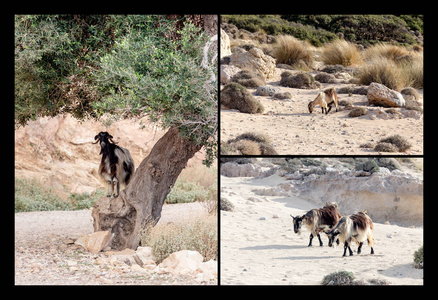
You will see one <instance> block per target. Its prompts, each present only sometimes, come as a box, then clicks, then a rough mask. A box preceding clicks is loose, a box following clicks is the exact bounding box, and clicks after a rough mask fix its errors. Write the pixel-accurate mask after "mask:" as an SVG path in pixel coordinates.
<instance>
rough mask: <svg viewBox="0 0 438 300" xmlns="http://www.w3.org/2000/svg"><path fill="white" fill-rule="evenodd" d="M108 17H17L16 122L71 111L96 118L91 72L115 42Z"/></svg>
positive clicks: (94, 90) (95, 96)
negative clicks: (92, 108) (93, 108)
mask: <svg viewBox="0 0 438 300" xmlns="http://www.w3.org/2000/svg"><path fill="white" fill-rule="evenodd" d="M109 23H110V17H108V16H104V15H87V16H77V15H38V16H34V15H26V16H15V124H16V126H20V125H25V124H26V122H27V121H28V120H30V119H35V118H37V117H39V116H55V115H57V114H60V113H66V112H69V113H71V114H72V115H73V116H75V117H76V118H78V119H83V118H85V117H86V116H93V111H92V110H90V103H91V102H92V101H94V100H96V99H98V98H99V97H100V95H99V93H98V90H97V89H96V87H95V86H94V85H93V78H92V76H91V70H92V69H91V68H93V67H95V66H96V63H97V61H98V60H97V58H98V57H99V56H100V55H101V54H102V53H103V52H105V51H107V50H108V49H109V48H110V47H111V46H112V44H113V42H114V34H113V32H112V29H111V28H110V26H109Z"/></svg>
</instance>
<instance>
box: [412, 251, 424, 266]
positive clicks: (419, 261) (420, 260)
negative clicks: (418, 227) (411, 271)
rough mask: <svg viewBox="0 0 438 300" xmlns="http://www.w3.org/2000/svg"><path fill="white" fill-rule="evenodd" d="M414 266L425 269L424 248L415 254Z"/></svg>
mask: <svg viewBox="0 0 438 300" xmlns="http://www.w3.org/2000/svg"><path fill="white" fill-rule="evenodd" d="M414 266H415V268H417V269H423V246H421V247H420V248H418V250H417V251H415V252H414Z"/></svg>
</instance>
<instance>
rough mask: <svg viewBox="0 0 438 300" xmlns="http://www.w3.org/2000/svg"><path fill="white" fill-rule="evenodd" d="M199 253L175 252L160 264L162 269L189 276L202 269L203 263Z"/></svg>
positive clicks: (188, 251)
mask: <svg viewBox="0 0 438 300" xmlns="http://www.w3.org/2000/svg"><path fill="white" fill-rule="evenodd" d="M203 259H204V258H203V257H202V255H201V254H200V253H199V252H198V251H190V250H181V251H178V252H174V253H172V254H171V255H169V257H167V258H166V259H165V260H163V262H162V263H161V264H160V268H166V269H168V270H171V271H172V272H173V273H178V274H189V273H193V272H196V270H197V269H200V266H201V264H202V261H203Z"/></svg>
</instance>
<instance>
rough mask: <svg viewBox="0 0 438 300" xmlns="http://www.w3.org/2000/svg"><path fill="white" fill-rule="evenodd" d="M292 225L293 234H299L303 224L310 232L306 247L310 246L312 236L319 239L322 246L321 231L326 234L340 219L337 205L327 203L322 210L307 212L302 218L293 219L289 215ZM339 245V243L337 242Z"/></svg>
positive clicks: (316, 209)
mask: <svg viewBox="0 0 438 300" xmlns="http://www.w3.org/2000/svg"><path fill="white" fill-rule="evenodd" d="M290 216H291V217H292V219H293V223H294V232H295V233H298V234H300V233H301V226H302V224H304V225H305V226H306V228H307V230H308V231H310V241H309V245H308V247H310V246H312V240H313V237H314V236H317V237H318V239H319V245H320V246H322V245H323V244H322V241H321V236H320V235H319V233H320V232H321V231H324V232H327V231H329V230H331V229H332V227H333V226H335V225H336V223H338V221H339V219H341V217H342V216H341V214H340V213H339V211H338V204H337V203H336V202H332V203H329V202H327V203H326V204H325V206H324V207H323V208H315V209H312V210H310V211H308V212H307V213H306V214H305V215H303V216H301V217H300V216H297V217H294V216H292V215H290ZM338 243H339V242H338Z"/></svg>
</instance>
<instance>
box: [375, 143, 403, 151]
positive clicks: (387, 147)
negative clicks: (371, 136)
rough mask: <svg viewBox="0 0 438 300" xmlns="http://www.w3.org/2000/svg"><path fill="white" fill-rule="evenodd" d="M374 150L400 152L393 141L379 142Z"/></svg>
mask: <svg viewBox="0 0 438 300" xmlns="http://www.w3.org/2000/svg"><path fill="white" fill-rule="evenodd" d="M374 151H377V152H398V148H397V147H396V146H395V145H393V144H391V143H383V142H379V143H377V145H376V146H375V147H374Z"/></svg>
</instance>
